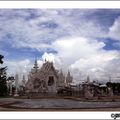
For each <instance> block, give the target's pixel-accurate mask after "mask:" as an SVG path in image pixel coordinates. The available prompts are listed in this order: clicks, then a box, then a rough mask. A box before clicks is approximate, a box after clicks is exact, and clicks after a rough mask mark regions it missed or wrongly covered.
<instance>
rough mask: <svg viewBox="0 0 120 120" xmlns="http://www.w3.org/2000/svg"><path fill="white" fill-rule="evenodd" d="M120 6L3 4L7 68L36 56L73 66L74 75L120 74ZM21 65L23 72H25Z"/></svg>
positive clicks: (2, 48)
mask: <svg viewBox="0 0 120 120" xmlns="http://www.w3.org/2000/svg"><path fill="white" fill-rule="evenodd" d="M119 50H120V9H0V53H1V54H3V55H4V56H5V59H4V60H5V63H4V65H7V66H8V74H10V75H12V74H15V73H16V72H18V73H20V74H27V73H28V71H29V70H30V68H31V67H32V66H33V63H34V60H35V58H37V59H38V63H39V66H41V65H42V63H43V62H44V60H45V59H47V60H49V61H53V62H54V64H55V66H56V68H57V69H63V71H64V72H65V73H66V72H67V70H68V69H69V70H70V71H71V73H72V74H73V76H74V80H75V81H77V82H79V81H83V80H84V79H85V77H86V76H87V75H89V76H90V77H91V79H100V80H101V79H102V80H103V79H104V80H108V77H109V76H112V77H113V78H115V77H116V76H117V77H119V76H120V75H119V73H120V68H117V66H119V65H120V54H119ZM21 71H22V72H21Z"/></svg>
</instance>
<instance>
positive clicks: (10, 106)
mask: <svg viewBox="0 0 120 120" xmlns="http://www.w3.org/2000/svg"><path fill="white" fill-rule="evenodd" d="M0 110H1V111H4V110H8V111H9V110H10V111H11V110H27V111H30V110H88V111H89V110H96V111H97V110H120V102H83V101H78V100H70V99H15V98H0Z"/></svg>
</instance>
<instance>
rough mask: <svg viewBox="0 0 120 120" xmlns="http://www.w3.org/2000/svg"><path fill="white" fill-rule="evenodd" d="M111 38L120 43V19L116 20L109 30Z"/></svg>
mask: <svg viewBox="0 0 120 120" xmlns="http://www.w3.org/2000/svg"><path fill="white" fill-rule="evenodd" d="M109 37H111V38H113V39H115V40H119V41H120V17H118V18H117V19H115V21H114V23H113V25H112V26H111V27H110V28H109Z"/></svg>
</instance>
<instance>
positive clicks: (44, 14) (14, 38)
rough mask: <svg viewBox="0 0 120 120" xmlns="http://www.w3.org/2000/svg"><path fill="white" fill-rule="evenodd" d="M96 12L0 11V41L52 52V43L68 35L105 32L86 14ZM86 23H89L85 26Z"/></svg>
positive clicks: (13, 45)
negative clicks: (7, 40) (6, 40)
mask: <svg viewBox="0 0 120 120" xmlns="http://www.w3.org/2000/svg"><path fill="white" fill-rule="evenodd" d="M94 12H95V10H91V11H90V10H87V11H85V10H74V9H69V10H63V9H62V10H59V9H53V10H50V9H31V10H0V15H1V17H0V28H1V32H0V40H4V39H5V37H6V36H7V37H8V38H7V39H10V37H11V40H10V41H9V43H10V44H11V46H12V47H17V48H23V47H27V48H32V49H37V50H39V51H46V50H47V49H52V48H51V46H50V43H51V42H54V41H55V40H56V39H59V38H62V37H65V36H73V35H76V36H84V37H86V36H87V37H99V36H102V37H104V36H105V31H104V30H103V29H102V27H101V25H100V24H99V23H98V22H97V21H95V20H88V18H85V16H86V15H88V14H91V13H94ZM86 23H87V24H86Z"/></svg>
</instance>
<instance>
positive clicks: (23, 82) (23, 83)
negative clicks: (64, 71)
mask: <svg viewBox="0 0 120 120" xmlns="http://www.w3.org/2000/svg"><path fill="white" fill-rule="evenodd" d="M25 83H26V80H25V75H23V79H22V85H23V86H25Z"/></svg>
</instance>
